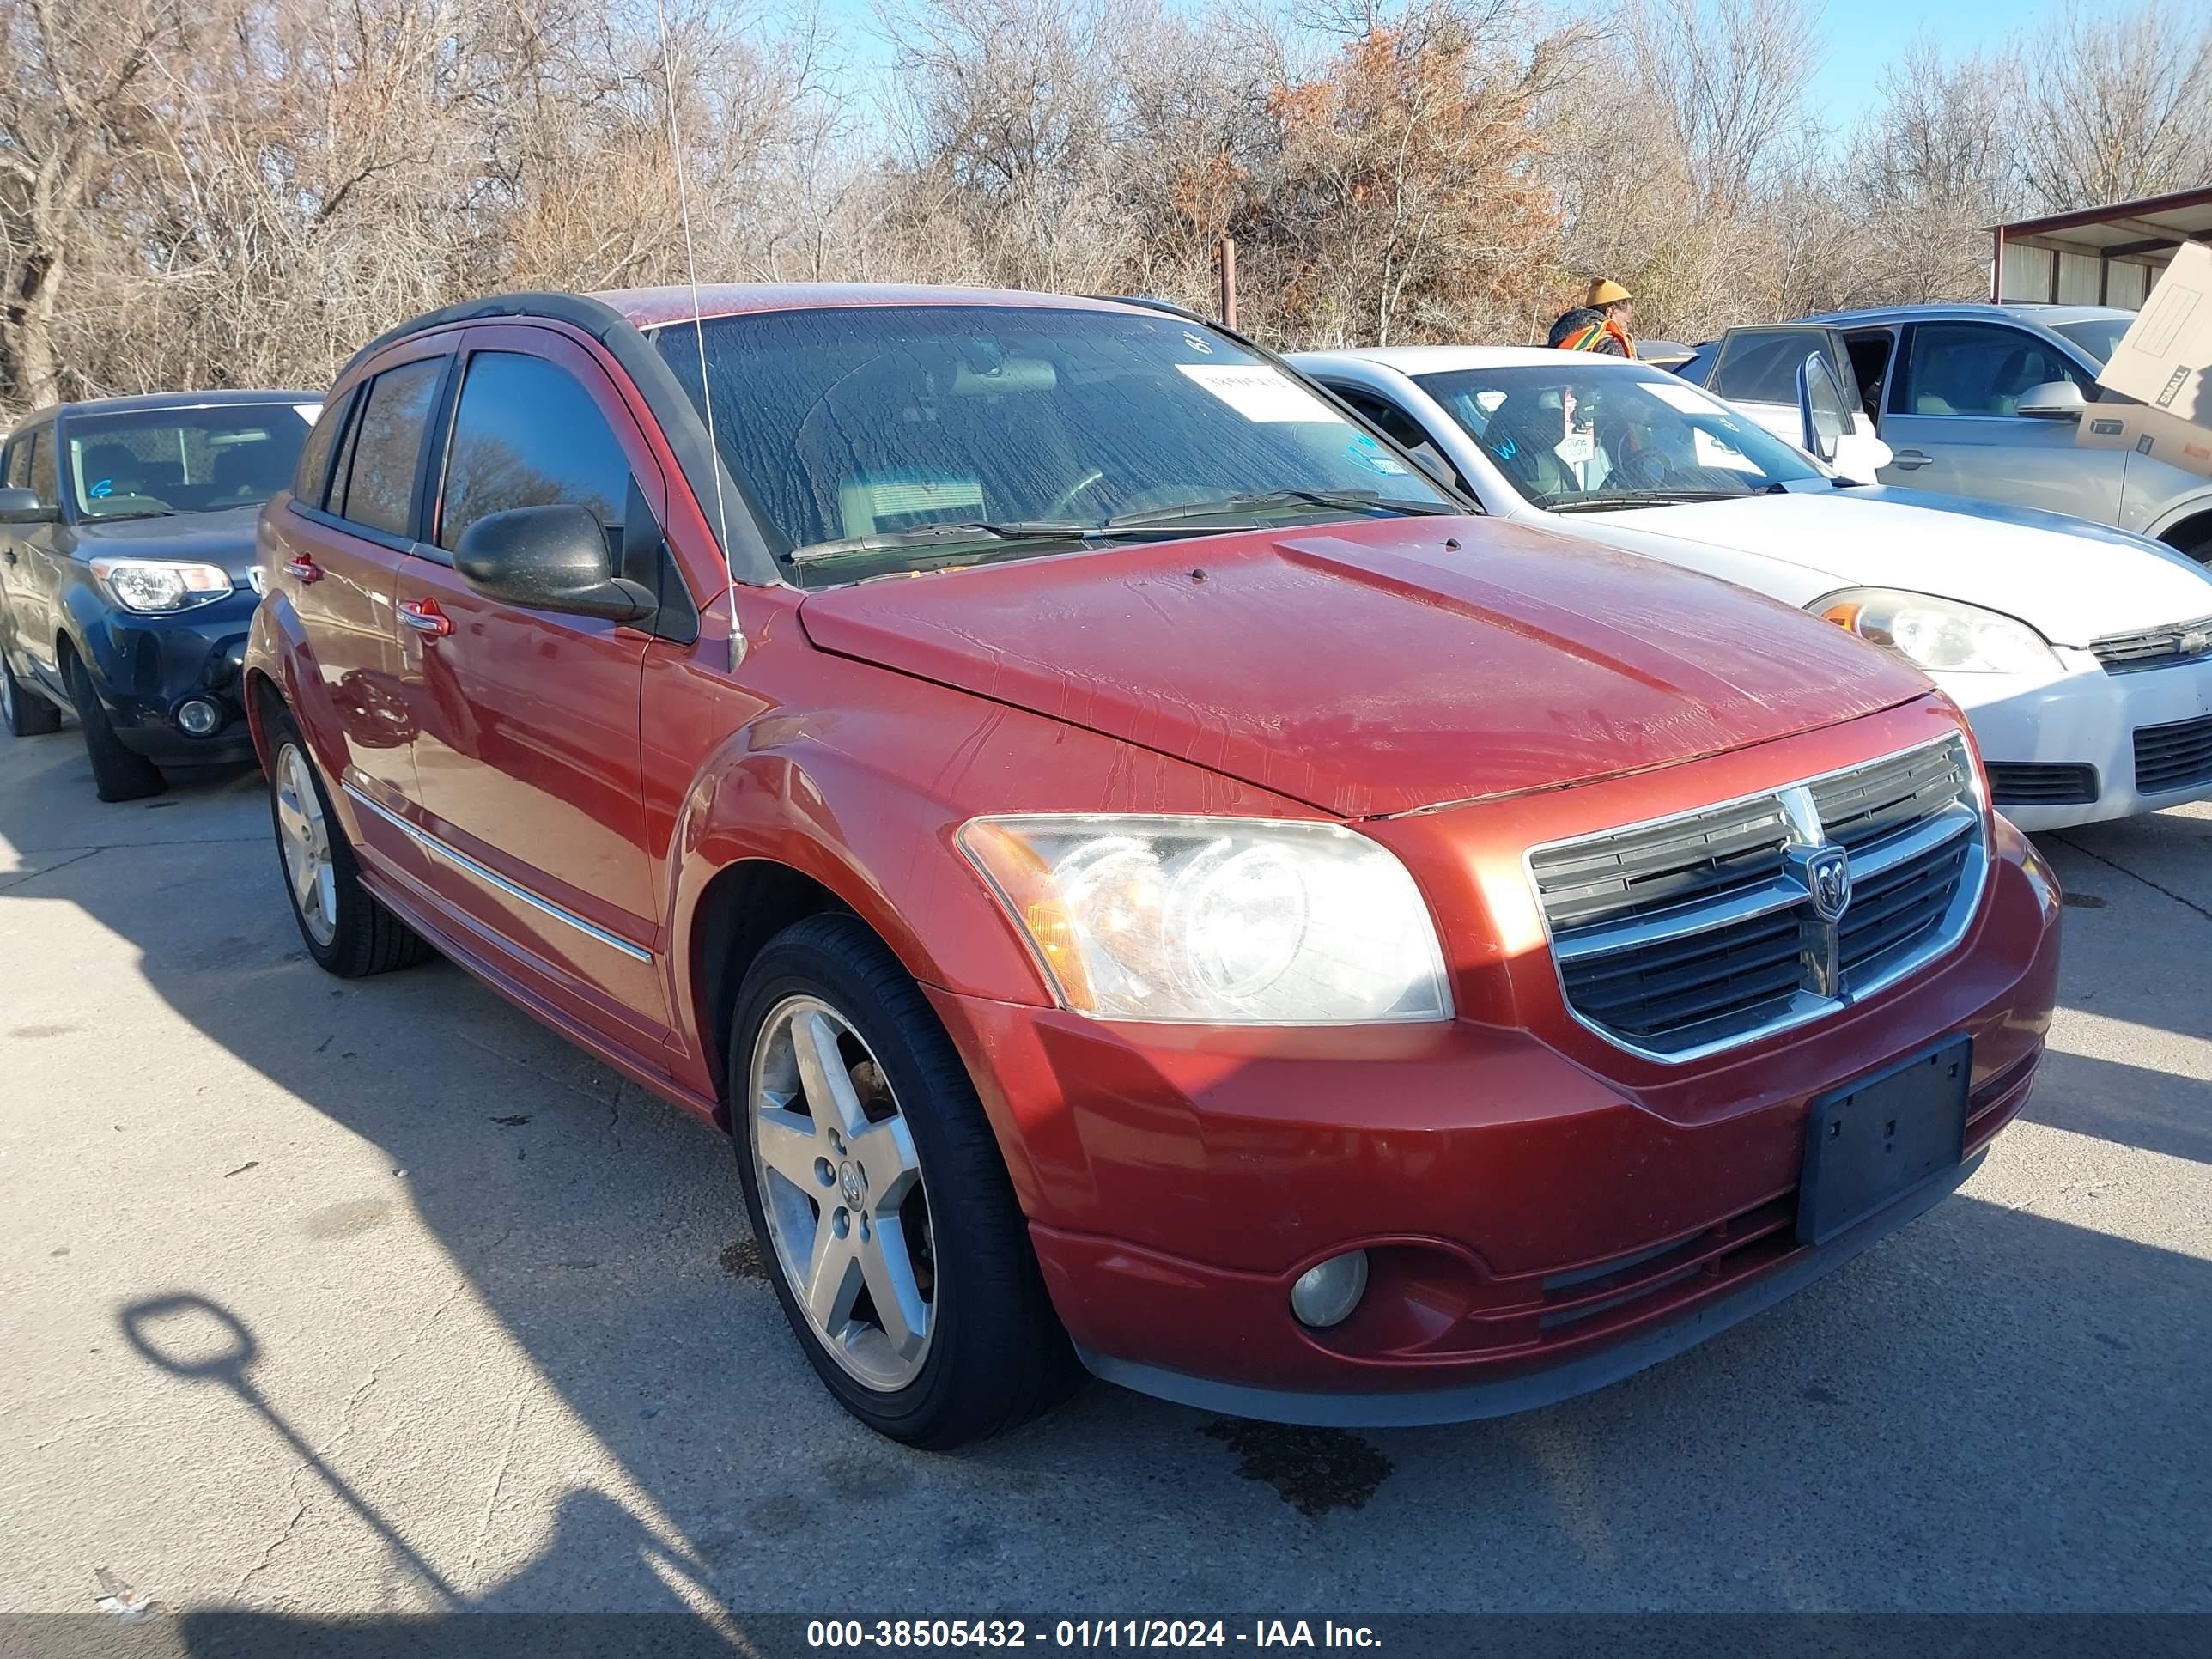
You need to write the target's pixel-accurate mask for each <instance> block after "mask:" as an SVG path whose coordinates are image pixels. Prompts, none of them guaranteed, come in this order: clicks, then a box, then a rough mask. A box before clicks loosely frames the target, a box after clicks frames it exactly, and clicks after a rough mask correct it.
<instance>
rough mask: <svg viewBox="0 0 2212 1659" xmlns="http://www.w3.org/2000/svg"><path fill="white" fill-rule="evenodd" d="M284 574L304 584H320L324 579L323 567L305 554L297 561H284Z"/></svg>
mask: <svg viewBox="0 0 2212 1659" xmlns="http://www.w3.org/2000/svg"><path fill="white" fill-rule="evenodd" d="M284 574H286V575H288V576H290V577H293V578H294V579H295V580H299V581H303V582H319V581H320V580H322V579H323V570H322V567H321V566H320V565H319V564H317V563H316V562H314V561H313V559H311V558H309V557H308V556H307V555H306V554H304V553H302V554H301V555H300V556H299V557H298V558H296V559H287V560H285V561H284Z"/></svg>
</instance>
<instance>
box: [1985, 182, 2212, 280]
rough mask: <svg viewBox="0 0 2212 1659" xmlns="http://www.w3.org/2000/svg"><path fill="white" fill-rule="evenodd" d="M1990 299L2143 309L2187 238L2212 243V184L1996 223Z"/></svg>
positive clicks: (1991, 262)
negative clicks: (2175, 251) (2134, 199)
mask: <svg viewBox="0 0 2212 1659" xmlns="http://www.w3.org/2000/svg"><path fill="white" fill-rule="evenodd" d="M1991 234H1992V235H1993V236H1994V237H1995V238H1996V246H1995V251H1994V257H1993V258H1992V259H1991V261H1990V299H1992V300H1994V301H1998V302H1999V303H2002V302H2004V301H2037V300H2039V301H2047V302H2050V303H2051V304H2056V305H2084V306H2094V305H2111V306H2121V307H2125V308H2126V309H2128V310H2130V311H2133V310H2136V309H2138V308H2139V307H2141V306H2142V302H2143V301H2144V299H2145V298H2146V297H2148V295H2149V293H2150V289H2151V284H2152V283H2155V282H2156V281H2157V280H2158V273H2159V272H2160V271H2161V270H2164V269H2165V268H2166V261H2167V260H2169V259H2171V258H2172V257H2173V250H2174V249H2175V248H2177V247H2179V246H2180V245H2181V244H2182V243H2184V242H2191V241H2212V185H2205V186H2203V187H2200V188H2198V189H2196V190H2184V191H2174V192H2172V194H2170V195H2166V196H2147V197H2143V198H2142V200H2141V201H2136V202H2116V203H2113V204H2111V205H2110V206H2107V207H2094V208H2082V209H2081V210H2078V211H2075V212H2073V213H2054V214H2051V215H2049V216H2046V217H2045V218H2041V219H2022V220H2020V221H2018V222H2016V223H2013V224H2009V225H1998V226H1996V227H1994V228H1993V229H1992V231H1991Z"/></svg>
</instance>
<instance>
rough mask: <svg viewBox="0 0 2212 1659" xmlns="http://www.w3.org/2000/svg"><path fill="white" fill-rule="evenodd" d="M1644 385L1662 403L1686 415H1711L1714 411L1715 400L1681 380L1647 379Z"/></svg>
mask: <svg viewBox="0 0 2212 1659" xmlns="http://www.w3.org/2000/svg"><path fill="white" fill-rule="evenodd" d="M1642 385H1643V386H1644V390H1645V391H1646V392H1650V394H1651V395H1652V396H1653V397H1655V398H1657V399H1658V400H1659V401H1660V402H1661V403H1662V404H1668V405H1670V406H1672V407H1674V408H1675V409H1679V410H1681V411H1682V413H1684V414H1685V415H1710V414H1711V413H1712V412H1713V400H1712V399H1711V398H1708V397H1707V396H1706V395H1705V393H1704V392H1700V391H1699V390H1698V389H1697V387H1695V386H1685V385H1684V384H1682V382H1680V380H1645V381H1644V382H1642Z"/></svg>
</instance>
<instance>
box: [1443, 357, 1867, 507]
mask: <svg viewBox="0 0 2212 1659" xmlns="http://www.w3.org/2000/svg"><path fill="white" fill-rule="evenodd" d="M1560 358H1561V361H1560V362H1559V366H1558V367H1556V368H1554V367H1553V366H1552V365H1551V364H1548V363H1547V364H1545V365H1543V366H1542V367H1541V368H1539V367H1536V366H1534V365H1516V366H1515V367H1512V368H1468V369H1458V370H1455V371H1453V372H1452V373H1450V374H1423V375H1419V376H1417V377H1416V379H1417V380H1419V384H1420V386H1421V388H1422V390H1424V391H1425V392H1427V393H1428V394H1429V395H1430V396H1431V398H1435V399H1436V400H1437V402H1438V403H1439V404H1443V407H1444V409H1445V410H1446V412H1448V413H1449V415H1450V416H1451V417H1452V418H1453V419H1454V420H1455V421H1457V422H1459V423H1460V424H1461V425H1462V426H1463V427H1465V428H1467V430H1468V433H1469V434H1471V435H1473V436H1474V440H1475V441H1476V442H1478V443H1480V445H1481V446H1482V449H1483V453H1485V454H1486V455H1487V456H1488V457H1489V458H1490V460H1491V463H1492V465H1494V466H1496V467H1497V469H1498V471H1499V472H1501V473H1503V474H1504V477H1505V480H1506V482H1507V483H1510V484H1511V485H1512V486H1513V488H1514V489H1516V490H1518V491H1519V492H1520V493H1521V494H1522V495H1523V496H1525V497H1526V498H1527V499H1528V501H1531V502H1533V503H1534V505H1536V506H1538V507H1548V508H1550V509H1552V510H1553V511H1557V512H1574V511H1577V510H1585V509H1594V508H1596V507H1644V506H1657V505H1660V504H1662V503H1664V502H1668V501H1711V500H1717V499H1723V498H1726V497H1729V496H1735V495H1759V494H1761V493H1762V492H1764V491H1767V490H1771V489H1774V488H1775V487H1776V486H1778V485H1783V484H1792V483H1808V482H1811V481H1814V480H1825V479H1826V477H1827V475H1826V473H1824V472H1822V471H1820V470H1819V469H1818V468H1817V467H1815V466H1814V464H1813V463H1812V461H1810V460H1809V459H1807V458H1806V457H1805V456H1804V455H1803V454H1802V453H1800V452H1798V451H1797V450H1796V449H1793V448H1791V447H1790V446H1789V445H1788V444H1786V443H1784V442H1783V441H1782V440H1781V439H1779V438H1778V437H1776V436H1774V435H1773V434H1771V433H1770V432H1768V431H1767V430H1766V429H1765V428H1763V427H1760V426H1759V425H1756V424H1755V423H1753V422H1751V421H1750V420H1748V419H1747V418H1745V417H1744V416H1741V415H1739V414H1737V413H1736V412H1735V410H1731V409H1729V408H1728V407H1727V406H1726V405H1724V404H1719V403H1717V402H1716V401H1714V399H1713V398H1711V397H1709V396H1708V395H1707V394H1706V393H1705V392H1701V391H1699V389H1698V388H1697V387H1696V386H1688V385H1685V384H1684V383H1683V381H1682V380H1680V378H1679V377H1677V376H1674V375H1672V374H1664V373H1662V372H1661V371H1659V370H1656V369H1649V368H1634V367H1632V366H1629V365H1626V364H1622V365H1620V366H1618V367H1616V368H1611V369H1607V368H1603V367H1601V366H1598V365H1595V364H1590V363H1585V362H1577V360H1576V359H1575V358H1574V357H1572V356H1569V355H1568V354H1566V353H1561V354H1560Z"/></svg>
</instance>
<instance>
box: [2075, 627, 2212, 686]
mask: <svg viewBox="0 0 2212 1659" xmlns="http://www.w3.org/2000/svg"><path fill="white" fill-rule="evenodd" d="M2089 649H2090V650H2091V651H2093V652H2094V653H2096V657H2097V660H2098V661H2099V662H2100V663H2102V664H2104V665H2105V671H2106V673H2108V674H2132V673H2135V672H2136V671H2139V670H2142V669H2145V668H2170V667H2172V665H2174V664H2176V663H2184V662H2197V661H2201V660H2202V659H2204V658H2205V657H2207V656H2212V617H2198V618H2197V620H2196V621H2195V622H2185V623H2167V624H2166V626H2165V627H2163V628H2147V629H2143V630H2142V632H2141V633H2139V634H2108V635H2106V636H2105V637H2104V638H2103V639H2101V640H2092V641H2089Z"/></svg>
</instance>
